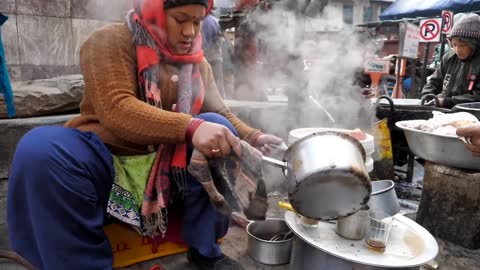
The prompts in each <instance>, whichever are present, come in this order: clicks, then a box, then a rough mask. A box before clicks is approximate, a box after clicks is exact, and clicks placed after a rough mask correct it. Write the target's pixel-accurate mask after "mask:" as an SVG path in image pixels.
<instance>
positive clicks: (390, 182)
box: [370, 180, 395, 196]
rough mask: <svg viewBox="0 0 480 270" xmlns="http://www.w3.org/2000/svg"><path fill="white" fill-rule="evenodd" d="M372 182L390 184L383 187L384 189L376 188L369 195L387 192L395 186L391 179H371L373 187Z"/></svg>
mask: <svg viewBox="0 0 480 270" xmlns="http://www.w3.org/2000/svg"><path fill="white" fill-rule="evenodd" d="M374 182H388V183H389V184H390V185H389V186H388V187H386V188H384V189H381V190H378V191H376V192H372V194H371V195H370V196H375V195H379V194H382V193H385V192H388V191H390V190H392V189H393V188H394V187H395V182H393V181H392V180H377V181H372V188H373V183H374Z"/></svg>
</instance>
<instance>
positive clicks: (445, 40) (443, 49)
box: [440, 34, 447, 61]
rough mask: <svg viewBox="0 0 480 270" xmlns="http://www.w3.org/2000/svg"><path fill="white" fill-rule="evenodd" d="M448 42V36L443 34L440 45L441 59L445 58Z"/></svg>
mask: <svg viewBox="0 0 480 270" xmlns="http://www.w3.org/2000/svg"><path fill="white" fill-rule="evenodd" d="M446 43H447V36H446V35H443V34H442V46H441V47H440V61H442V59H443V55H444V54H445V44H446Z"/></svg>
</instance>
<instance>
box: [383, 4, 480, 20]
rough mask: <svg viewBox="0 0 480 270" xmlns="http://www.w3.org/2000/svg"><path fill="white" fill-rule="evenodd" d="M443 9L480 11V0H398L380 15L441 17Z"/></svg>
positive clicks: (388, 17)
mask: <svg viewBox="0 0 480 270" xmlns="http://www.w3.org/2000/svg"><path fill="white" fill-rule="evenodd" d="M442 10H449V11H453V12H454V13H461V12H474V11H480V0H397V1H395V2H394V3H393V4H392V5H391V6H389V7H388V8H387V9H386V10H385V11H384V12H382V14H381V15H380V20H382V21H385V20H396V19H403V18H418V17H440V16H441V13H442Z"/></svg>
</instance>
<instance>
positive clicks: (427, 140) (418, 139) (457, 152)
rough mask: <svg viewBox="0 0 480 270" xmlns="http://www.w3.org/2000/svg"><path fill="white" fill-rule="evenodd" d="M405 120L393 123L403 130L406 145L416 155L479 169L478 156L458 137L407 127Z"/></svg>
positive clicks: (465, 167) (442, 163)
mask: <svg viewBox="0 0 480 270" xmlns="http://www.w3.org/2000/svg"><path fill="white" fill-rule="evenodd" d="M405 122H406V121H400V122H397V123H396V124H395V125H396V126H397V127H398V128H400V129H402V130H403V131H404V132H405V137H406V138H407V142H408V146H409V147H410V150H411V151H412V152H413V153H414V154H415V155H416V156H418V157H420V158H423V159H425V160H428V161H431V162H434V163H438V164H441V165H445V166H450V167H455V168H461V169H470V170H480V157H474V156H473V155H472V153H471V152H470V151H468V150H467V148H465V145H464V143H463V142H462V141H461V140H459V138H458V137H456V136H447V135H438V134H433V133H429V132H425V131H420V130H416V129H412V128H407V127H405V126H404V123H405Z"/></svg>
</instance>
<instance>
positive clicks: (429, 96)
mask: <svg viewBox="0 0 480 270" xmlns="http://www.w3.org/2000/svg"><path fill="white" fill-rule="evenodd" d="M431 99H435V105H433V106H435V107H438V105H439V104H440V101H438V97H437V96H436V95H434V94H427V95H425V96H423V97H422V102H421V103H420V104H422V106H426V105H425V102H427V101H430V100H431Z"/></svg>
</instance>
